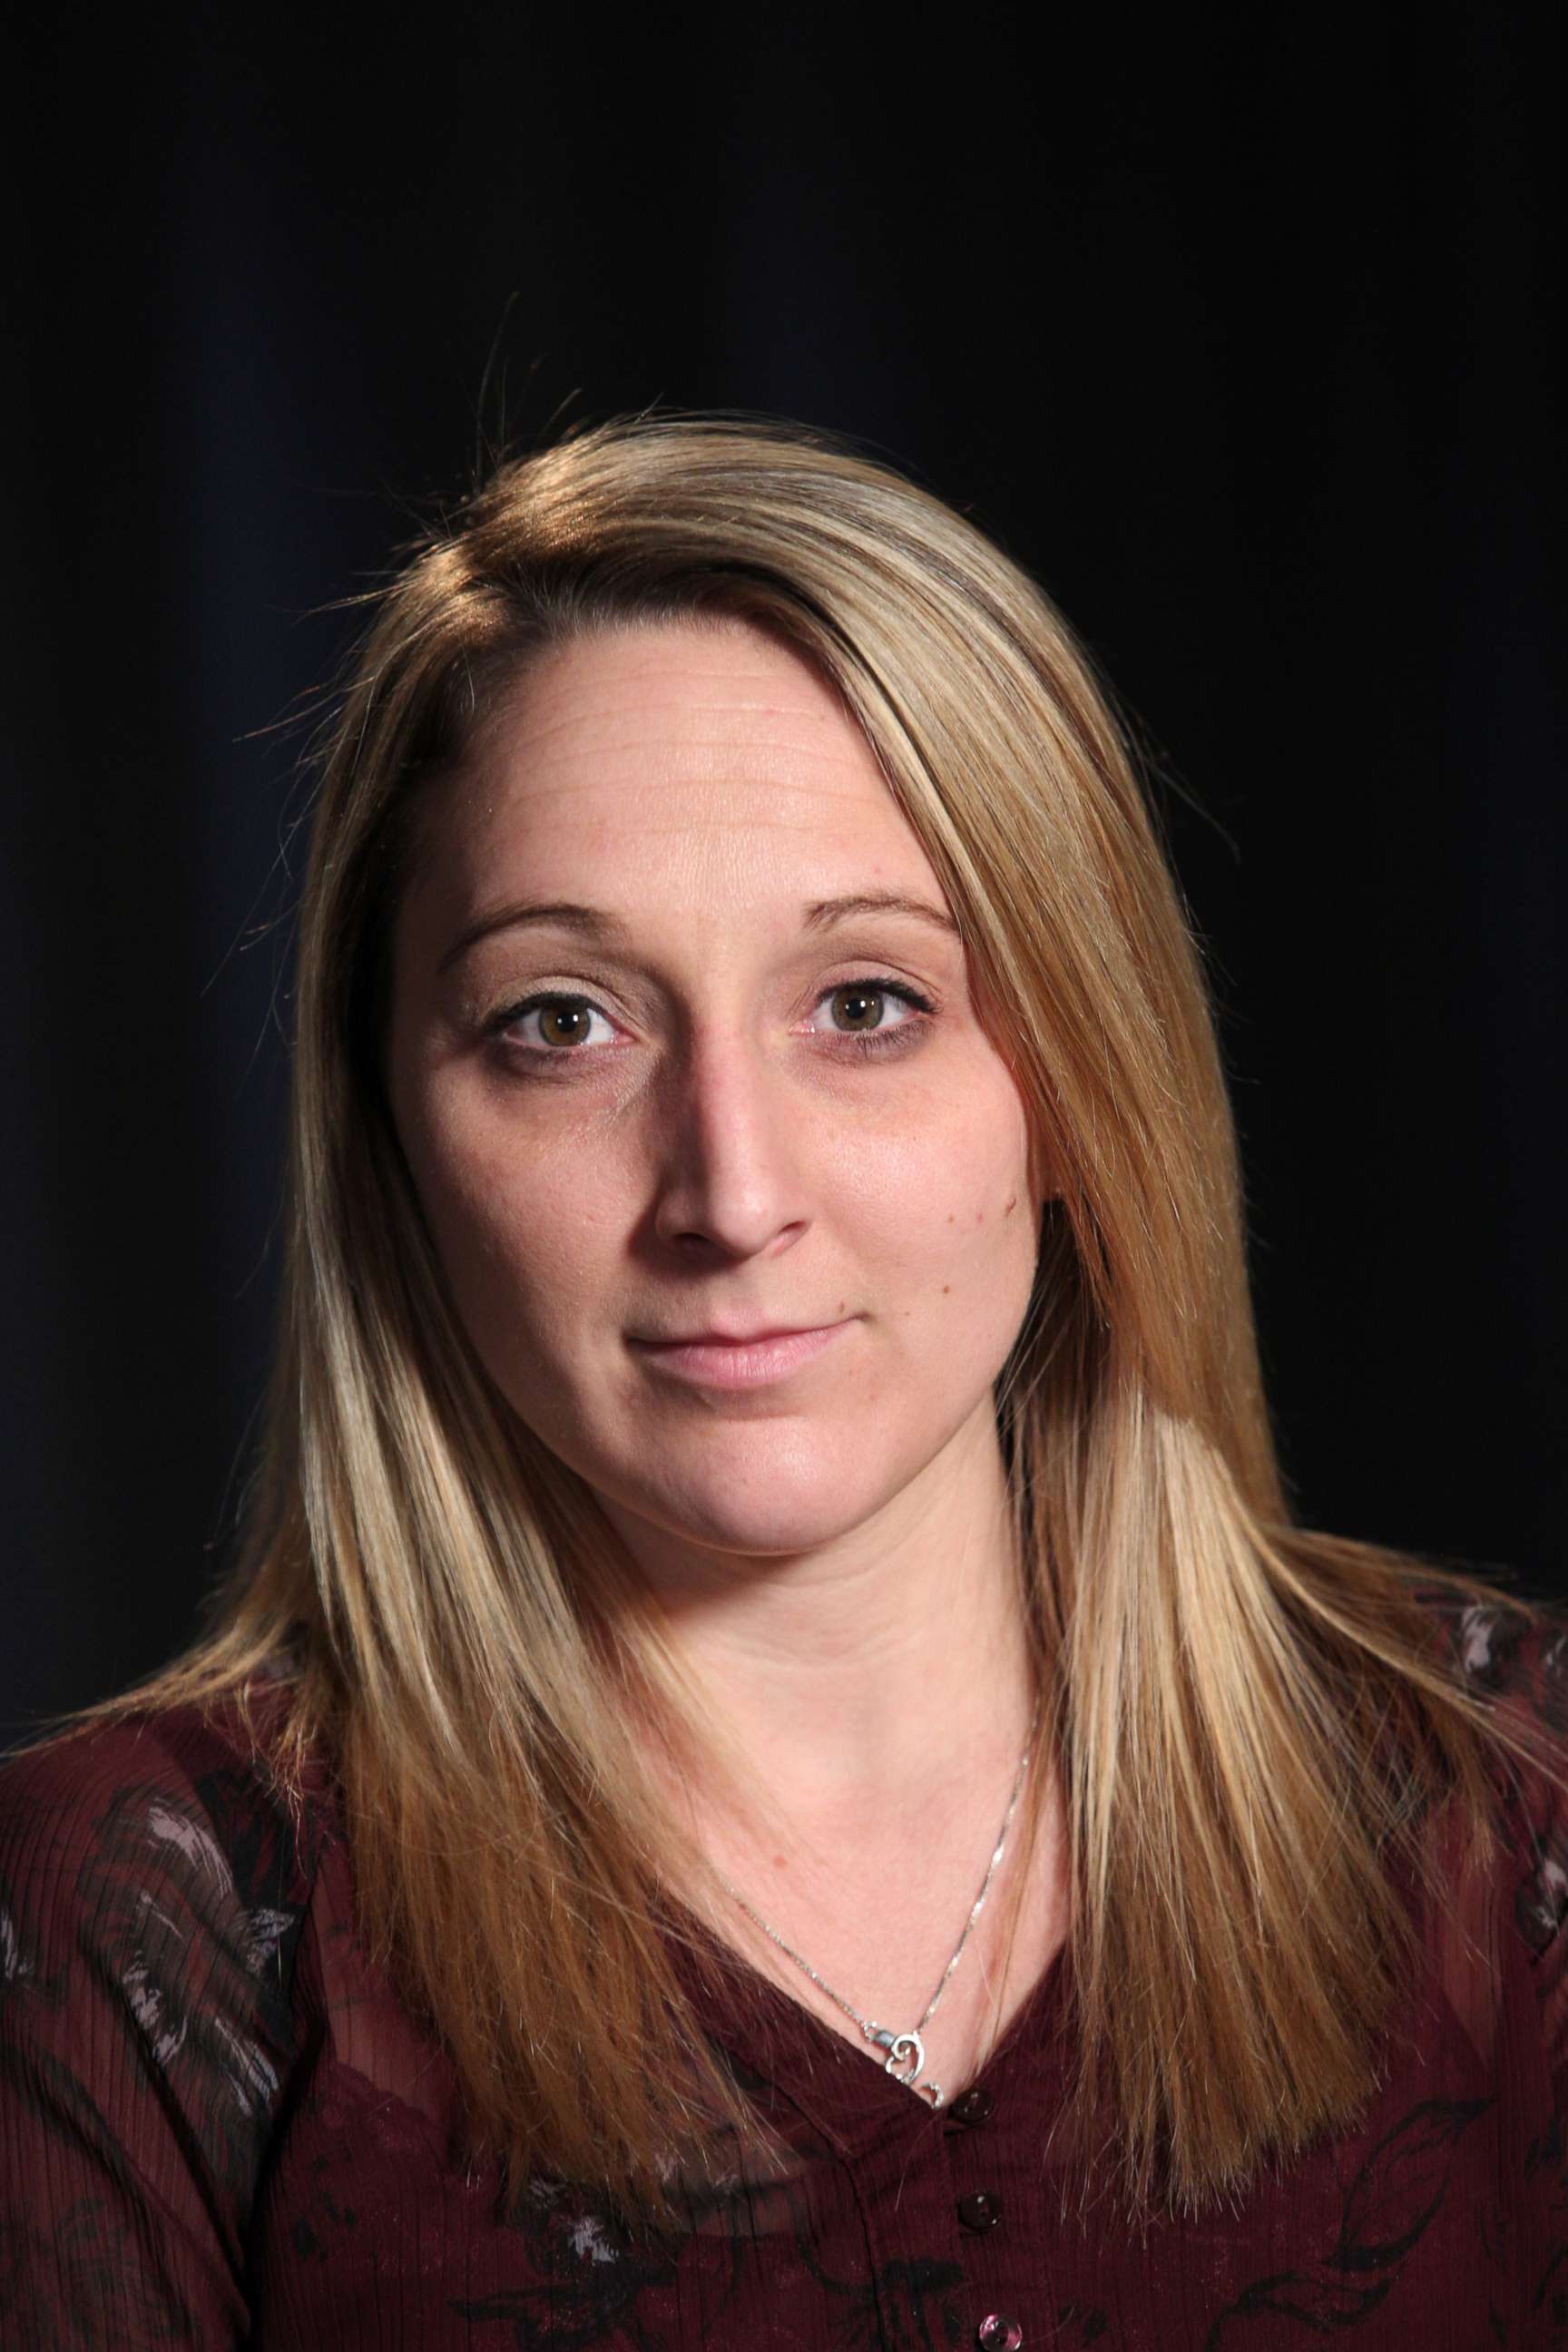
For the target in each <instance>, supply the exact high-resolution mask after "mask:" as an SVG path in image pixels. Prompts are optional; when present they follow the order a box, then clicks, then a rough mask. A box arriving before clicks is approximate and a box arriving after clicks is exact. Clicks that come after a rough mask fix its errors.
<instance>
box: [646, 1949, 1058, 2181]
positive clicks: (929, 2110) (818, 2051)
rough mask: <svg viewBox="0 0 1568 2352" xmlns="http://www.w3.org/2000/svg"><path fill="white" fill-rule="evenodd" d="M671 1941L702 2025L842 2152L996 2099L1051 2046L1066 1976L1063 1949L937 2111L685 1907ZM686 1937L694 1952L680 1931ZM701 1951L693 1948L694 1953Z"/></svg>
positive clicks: (869, 2048)
mask: <svg viewBox="0 0 1568 2352" xmlns="http://www.w3.org/2000/svg"><path fill="white" fill-rule="evenodd" d="M675 1909H676V1913H677V1916H678V1919H679V1927H672V1928H669V1929H667V1931H666V1940H667V1943H668V1948H669V1949H670V1952H671V1955H672V1958H673V1959H674V1962H675V1965H676V1969H677V1972H678V1974H679V1977H680V1979H681V1981H682V1983H683V1984H684V1986H685V1988H686V1990H687V1991H688V1993H689V1997H690V1998H691V2000H692V2002H693V2005H694V2008H695V2010H696V2011H697V2014H698V2017H699V2019H700V2021H701V2023H702V2024H703V2026H704V2027H705V2028H706V2029H707V2030H708V2031H709V2032H710V2033H711V2034H712V2036H713V2038H714V2040H715V2041H716V2042H719V2043H720V2045H721V2047H722V2048H723V2049H725V2050H726V2051H728V2052H729V2053H731V2055H732V2056H733V2057H736V2058H738V2059H740V2060H741V2062H742V2064H744V2065H745V2066H746V2067H748V2068H749V2069H750V2070H751V2071H752V2073H754V2074H758V2075H760V2076H761V2077H762V2078H763V2080H764V2081H766V2082H767V2083H769V2084H771V2085H772V2086H773V2089H774V2090H775V2091H776V2092H778V2093H779V2094H780V2095H783V2096H784V2098H786V2099H787V2100H788V2101H789V2102H790V2104H791V2105H794V2106H795V2107H797V2108H798V2109H799V2111H800V2112H801V2114H802V2115H804V2116H805V2117H806V2118H807V2119H808V2121H809V2122H811V2123H812V2124H813V2125H815V2126H816V2128H817V2129H818V2130H819V2131H821V2132H823V2133H825V2134H826V2135H827V2136H829V2137H831V2138H832V2139H833V2140H835V2141H836V2142H837V2143H839V2144H840V2145H841V2146H845V2147H848V2146H853V2145H855V2144H858V2143H860V2142H863V2141H864V2140H865V2139H867V2138H868V2137H872V2138H875V2137H879V2136H880V2135H881V2134H882V2133H883V2132H884V2131H886V2130H888V2129H889V2128H898V2127H900V2126H910V2124H912V2123H915V2122H918V2121H919V2120H921V2119H922V2118H923V2119H927V2120H929V2121H930V2122H931V2123H932V2124H933V2125H936V2126H942V2125H945V2123H946V2121H947V2118H948V2116H949V2115H950V2113H951V2111H952V2107H953V2105H954V2104H955V2102H956V2101H957V2100H958V2099H960V2098H962V2097H963V2096H964V2095H965V2094H966V2093H967V2092H969V2091H972V2090H975V2089H981V2088H984V2089H986V2090H991V2091H994V2090H995V2089H996V2088H997V2085H998V2081H999V2079H1000V2078H1001V2077H1003V2076H1005V2074H1008V2073H1010V2072H1011V2070H1012V2067H1013V2065H1014V2063H1016V2061H1017V2059H1018V2058H1019V2056H1020V2054H1021V2053H1022V2052H1023V2050H1024V2048H1025V2047H1026V2046H1032V2047H1036V2048H1039V2049H1041V2050H1042V2051H1043V2048H1044V2045H1045V2044H1046V2042H1047V2040H1048V2039H1050V2038H1051V2031H1052V2025H1053V2022H1056V2023H1058V2024H1059V2014H1058V2013H1059V2010H1060V2005H1061V2000H1062V1996H1063V1990H1064V1986H1065V1982H1066V1979H1067V1976H1068V1968H1069V1958H1068V1942H1067V1941H1065V1940H1064V1942H1063V1943H1061V1944H1059V1945H1058V1948H1057V1949H1056V1951H1055V1952H1054V1953H1053V1954H1052V1955H1051V1958H1049V1959H1048V1960H1047V1962H1046V1965H1045V1967H1044V1969H1042V1970H1041V1972H1040V1974H1039V1975H1038V1976H1037V1978H1036V1979H1035V1981H1034V1983H1033V1984H1032V1985H1031V1986H1030V1987H1029V1990H1027V1992H1026V1993H1025V1995H1024V1997H1023V1999H1022V2000H1021V2001H1020V2002H1019V2003H1018V2006H1017V2008H1016V2010H1015V2011H1014V2012H1013V2014H1012V2016H1011V2017H1010V2018H1009V2019H1008V2021H1007V2023H1006V2025H1005V2027H1004V2028H1003V2030H1002V2032H1001V2034H1000V2035H999V2036H998V2038H997V2040H996V2042H994V2045H993V2046H992V2048H991V2049H990V2050H989V2051H988V2052H987V2053H986V2054H985V2057H984V2059H983V2061H982V2062H981V2064H980V2067H979V2069H978V2071H977V2072H976V2073H975V2074H973V2075H972V2076H971V2077H970V2078H969V2080H968V2081H967V2082H965V2083H963V2084H960V2085H958V2086H957V2087H956V2088H955V2089H953V2090H952V2092H951V2094H950V2095H947V2096H946V2097H944V2099H943V2101H942V2105H941V2106H940V2107H933V2106H932V2105H931V2101H930V2100H929V2099H928V2098H926V2097H925V2096H924V2095H923V2094H922V2093H921V2092H920V2091H917V2090H915V2089H914V2088H913V2087H912V2085H911V2084H909V2083H907V2082H905V2081H904V2080H902V2078H901V2077H900V2076H899V2075H896V2074H889V2072H888V2071H887V2067H886V2064H885V2063H884V2062H883V2060H882V2059H881V2058H879V2056H878V2054H877V2053H876V2051H875V2049H874V2046H873V2045H872V2044H871V2043H870V2042H854V2041H852V2040H851V2039H850V2037H849V2036H848V2034H847V2033H840V2032H837V2029H836V2028H835V2027H833V2026H831V2025H829V2024H828V2023H827V2022H826V2019H824V2018H820V2017H818V2016H817V2014H816V2011H815V2010H812V2009H808V2008H807V2007H806V2005H805V2002H804V2001H803V2000H798V1999H797V1998H796V1996H795V1994H794V1993H792V1992H791V1991H789V1990H788V1989H787V1988H786V1987H785V1986H784V1985H782V1984H780V1983H779V1982H778V1981H777V1979H774V1978H773V1977H771V1976H768V1975H766V1974H765V1973H764V1972H763V1969H759V1968H758V1967H757V1966H756V1964H755V1963H754V1962H753V1961H752V1960H750V1959H748V1958H746V1956H745V1954H744V1953H743V1952H741V1951H739V1950H738V1949H737V1948H736V1947H735V1946H734V1945H733V1944H731V1943H730V1942H728V1941H727V1940H726V1939H725V1938H724V1937H722V1936H721V1935H720V1934H719V1933H718V1932H717V1931H716V1930H714V1929H712V1928H710V1927H708V1926H707V1925H706V1924H705V1923H704V1922H703V1921H702V1920H701V1919H700V1918H699V1917H698V1916H697V1915H696V1914H695V1913H694V1912H691V1911H689V1909H688V1908H687V1906H685V1905H684V1904H678V1905H677V1906H675ZM682 1928H685V1929H686V1930H687V1931H688V1933H689V1938H690V1940H689V1942H688V1941H687V1940H686V1939H685V1937H684V1936H683V1934H682V1932H681V1929H682ZM693 1946H695V1947H696V1948H695V1949H693V1948H692V1947H693Z"/></svg>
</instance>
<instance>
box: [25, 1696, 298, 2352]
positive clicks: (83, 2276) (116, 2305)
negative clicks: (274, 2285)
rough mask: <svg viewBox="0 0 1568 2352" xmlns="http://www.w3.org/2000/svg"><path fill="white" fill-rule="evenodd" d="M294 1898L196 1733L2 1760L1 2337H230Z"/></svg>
mask: <svg viewBox="0 0 1568 2352" xmlns="http://www.w3.org/2000/svg"><path fill="white" fill-rule="evenodd" d="M204 1743H205V1744H204ZM302 1893H303V1889H302V1887H301V1885H300V1871H299V1864H298V1858H297V1854H296V1852H295V1849H294V1843H293V1840H292V1837H291V1834H290V1832H289V1825H288V1822H287V1820H286V1818H285V1817H284V1815H283V1814H282V1812H281V1810H280V1809H279V1808H277V1807H275V1806H274V1805H273V1804H272V1803H271V1802H269V1801H268V1799H267V1797H266V1796H265V1795H264V1794H263V1791H262V1788H261V1785H260V1783H259V1781H258V1779H257V1777H256V1776H255V1775H254V1774H253V1773H252V1772H251V1771H250V1770H249V1769H247V1767H246V1766H245V1765H243V1764H242V1763H241V1762H240V1761H239V1760H238V1759H237V1758H236V1757H234V1756H233V1755H232V1754H227V1753H226V1751H224V1750H223V1749H222V1748H214V1747H213V1746H212V1744H211V1743H210V1739H209V1738H208V1737H207V1735H205V1731H204V1730H203V1729H202V1728H201V1727H197V1728H196V1729H195V1730H194V1731H193V1730H192V1729H191V1728H190V1727H185V1730H184V1733H183V1734H182V1732H181V1730H180V1727H178V1726H174V1727H171V1726H170V1725H169V1724H167V1723H165V1722H164V1721H163V1720H158V1721H156V1722H146V1723H142V1724H137V1725H132V1726H128V1727H115V1728H112V1729H103V1728H99V1729H94V1730H92V1731H90V1732H88V1733H85V1734H80V1735H78V1736H77V1737H76V1738H71V1739H68V1740H66V1741H64V1742H62V1743H58V1744H56V1745H53V1746H51V1747H49V1748H44V1749H40V1750H37V1751H36V1752H35V1753H33V1754H30V1755H27V1756H25V1757H22V1758H20V1759H15V1760H13V1761H12V1762H10V1763H8V1764H6V1765H5V1766H4V1767H3V1768H0V2341H3V2342H4V2343H5V2345H6V2346H8V2347H16V2352H21V2347H42V2346H45V2345H48V2346H56V2345H65V2344H69V2345H72V2346H81V2345H93V2346H97V2345H103V2346H110V2345H112V2346H114V2347H117V2352H130V2347H163V2346H168V2345H176V2344H181V2345H183V2344H199V2345H202V2346H204V2347H222V2346H224V2345H233V2344H239V2343H242V2342H245V2341H247V2339H248V2336H249V2321H248V2315H247V2294H246V2282H245V2260H244V2245H245V2237H246V2230H247V2221H248V2218H249V2213H250V2208H251V2204H252V2200H253V2198H254V2194H255V2189H256V2185H257V2180H258V2173H259V2170H260V2168H261V2165H262V2163H263V2160H264V2158H265V2156H266V2152H267V2148H268V2140H269V2137H270V2136H271V2132H272V2128H273V2125H274V2121H275V2118H276V2116H277V2112H278V2109H279V2104H280V2101H281V2100H282V2097H283V2095H284V2093H285V2090H286V2087H287V2082H288V2077H289V2069H290V2066H291V2063H292V2061H293V2054H294V2042H295V2033H294V2027H293V2021H292V2016H291V2011H290V2006H289V1984H290V1977H291V1969H292V1958H293V1950H294V1946H295V1942H296V1940H297V1936H298V1930H299V1926H300V1919H301V1917H302V1912H303V1906H302Z"/></svg>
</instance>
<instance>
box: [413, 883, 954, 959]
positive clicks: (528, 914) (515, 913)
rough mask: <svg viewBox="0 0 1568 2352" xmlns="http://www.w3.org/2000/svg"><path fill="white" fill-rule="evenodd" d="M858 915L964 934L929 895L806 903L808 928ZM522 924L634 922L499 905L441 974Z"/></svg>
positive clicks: (599, 929) (589, 933) (593, 933)
mask: <svg viewBox="0 0 1568 2352" xmlns="http://www.w3.org/2000/svg"><path fill="white" fill-rule="evenodd" d="M856 915H914V916H917V917H918V918H919V919H920V920H921V922H923V923H932V924H934V925H935V926H936V928H937V929H938V930H941V931H946V932H947V933H948V934H949V935H950V936H951V937H952V938H953V939H961V938H962V937H963V933H962V932H961V931H960V929H959V927H958V925H957V923H956V922H955V921H954V920H953V919H952V916H951V915H950V914H949V913H948V912H947V909H946V908H944V907H935V906H932V905H931V901H930V900H929V899H927V898H908V897H906V896H905V895H904V893H903V892H902V891H900V890H861V891H857V892H856V893H854V894H853V895H852V896H851V897H848V898H818V899H817V900H816V902H815V903H814V904H813V905H811V906H808V907H806V908H805V909H804V911H803V915H802V921H801V928H802V929H803V930H805V931H824V930H828V929H831V928H832V926H833V925H834V924H835V923H846V922H848V921H849V920H850V919H852V918H853V917H854V916H856ZM523 923H553V924H554V925H555V926H556V927H557V929H561V930H566V931H579V932H581V933H582V934H583V936H584V938H586V939H592V940H626V938H627V937H629V935H630V929H631V927H630V925H629V924H627V923H626V921H625V920H624V919H622V918H621V917H620V916H619V915H612V914H609V913H607V912H606V911H605V909H604V908H601V907H584V906H583V905H581V904H580V903H579V902H578V901H577V900H575V899H574V898H551V899H539V898H522V899H519V900H517V901H516V902H515V903H514V904H512V905H510V906H506V907H494V908H491V909H490V911H489V914H486V915H481V916H480V917H479V920H478V921H477V922H474V923H470V924H469V925H468V929H467V930H465V931H462V932H460V933H459V934H458V937H457V939H455V940H453V942H452V944H451V946H450V947H449V948H448V949H447V952H446V953H445V955H444V956H443V957H442V958H441V961H440V962H439V964H438V965H437V973H440V972H445V971H447V970H448V969H449V968H450V967H451V966H452V965H453V964H455V963H456V962H457V961H458V957H459V956H464V955H467V953H468V950H469V949H470V948H472V947H477V946H478V945H479V941H480V940H485V939H489V936H490V934H491V933H492V932H494V931H509V930H512V929H516V928H517V927H518V926H519V925H520V924H523Z"/></svg>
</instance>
